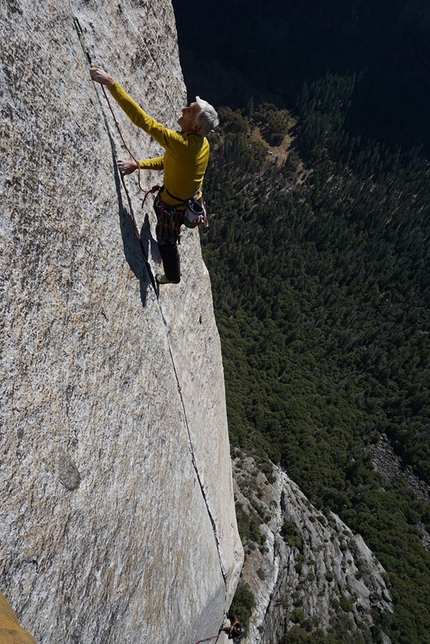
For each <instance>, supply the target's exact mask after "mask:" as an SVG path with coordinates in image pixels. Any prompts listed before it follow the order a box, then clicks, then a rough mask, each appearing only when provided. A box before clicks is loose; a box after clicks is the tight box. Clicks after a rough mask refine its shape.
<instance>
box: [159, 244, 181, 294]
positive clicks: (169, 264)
mask: <svg viewBox="0 0 430 644" xmlns="http://www.w3.org/2000/svg"><path fill="white" fill-rule="evenodd" d="M158 248H159V251H160V255H161V259H162V261H163V267H164V274H165V276H166V277H167V279H168V280H170V281H171V282H174V283H175V284H179V282H180V281H181V261H180V259H179V251H178V244H177V243H176V242H165V243H163V244H161V243H159V244H158Z"/></svg>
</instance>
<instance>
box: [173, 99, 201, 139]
mask: <svg viewBox="0 0 430 644" xmlns="http://www.w3.org/2000/svg"><path fill="white" fill-rule="evenodd" d="M200 109H201V108H200V105H199V104H198V103H190V104H189V105H187V107H183V108H182V116H180V117H179V118H178V125H180V126H181V130H182V132H185V133H186V134H188V133H189V132H196V131H197V129H198V126H197V124H196V118H197V115H198V113H199V112H200Z"/></svg>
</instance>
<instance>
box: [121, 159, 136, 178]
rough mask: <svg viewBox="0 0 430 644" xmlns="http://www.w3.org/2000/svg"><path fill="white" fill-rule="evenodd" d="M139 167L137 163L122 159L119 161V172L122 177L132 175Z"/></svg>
mask: <svg viewBox="0 0 430 644" xmlns="http://www.w3.org/2000/svg"><path fill="white" fill-rule="evenodd" d="M138 167H139V164H138V163H136V161H122V160H121V159H118V170H119V171H120V172H121V174H122V175H124V174H131V173H132V172H134V171H135V170H137V168H138Z"/></svg>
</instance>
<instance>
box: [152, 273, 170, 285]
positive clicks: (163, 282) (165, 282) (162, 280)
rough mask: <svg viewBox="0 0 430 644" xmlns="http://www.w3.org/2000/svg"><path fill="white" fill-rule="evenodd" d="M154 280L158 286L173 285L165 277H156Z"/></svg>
mask: <svg viewBox="0 0 430 644" xmlns="http://www.w3.org/2000/svg"><path fill="white" fill-rule="evenodd" d="M155 279H156V280H157V282H158V283H159V284H173V283H174V282H172V280H168V279H167V277H166V276H165V275H156V276H155Z"/></svg>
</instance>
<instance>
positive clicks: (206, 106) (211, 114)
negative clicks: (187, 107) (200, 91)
mask: <svg viewBox="0 0 430 644" xmlns="http://www.w3.org/2000/svg"><path fill="white" fill-rule="evenodd" d="M196 103H197V104H198V105H199V107H200V112H199V113H198V114H197V117H196V125H198V128H199V129H198V134H200V136H207V135H208V134H209V132H210V131H211V130H213V129H214V128H215V127H216V126H217V125H218V123H219V119H218V114H217V113H216V110H215V108H214V107H212V105H210V103H208V102H207V101H204V100H203V99H202V98H200V96H196Z"/></svg>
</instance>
